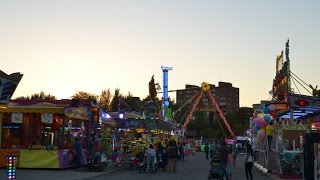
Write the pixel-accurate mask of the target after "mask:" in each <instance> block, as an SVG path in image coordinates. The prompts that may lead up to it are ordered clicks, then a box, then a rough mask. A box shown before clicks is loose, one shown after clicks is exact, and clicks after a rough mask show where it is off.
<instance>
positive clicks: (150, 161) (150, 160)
mask: <svg viewBox="0 0 320 180" xmlns="http://www.w3.org/2000/svg"><path fill="white" fill-rule="evenodd" d="M146 154H147V172H154V171H155V164H154V161H155V158H156V151H155V150H154V149H153V145H152V144H150V146H149V148H148V149H147V152H146ZM150 166H152V167H150ZM151 168H152V169H151Z"/></svg>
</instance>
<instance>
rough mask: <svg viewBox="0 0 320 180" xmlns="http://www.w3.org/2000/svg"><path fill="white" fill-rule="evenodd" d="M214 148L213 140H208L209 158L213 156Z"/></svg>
mask: <svg viewBox="0 0 320 180" xmlns="http://www.w3.org/2000/svg"><path fill="white" fill-rule="evenodd" d="M214 148H215V144H213V142H210V145H209V151H210V158H212V157H213V153H214Z"/></svg>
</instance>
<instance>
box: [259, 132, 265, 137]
mask: <svg viewBox="0 0 320 180" xmlns="http://www.w3.org/2000/svg"><path fill="white" fill-rule="evenodd" d="M259 135H260V138H261V139H264V138H265V137H266V133H265V132H263V131H262V132H261V133H260V134H259Z"/></svg>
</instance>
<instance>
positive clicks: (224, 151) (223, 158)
mask: <svg viewBox="0 0 320 180" xmlns="http://www.w3.org/2000/svg"><path fill="white" fill-rule="evenodd" d="M219 153H220V166H221V171H222V173H221V177H220V179H223V178H224V177H226V179H227V180H229V175H228V172H227V165H228V154H229V148H228V147H227V143H226V142H225V141H223V142H222V144H221V148H220V149H219Z"/></svg>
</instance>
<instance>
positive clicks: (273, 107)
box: [268, 104, 276, 111]
mask: <svg viewBox="0 0 320 180" xmlns="http://www.w3.org/2000/svg"><path fill="white" fill-rule="evenodd" d="M268 108H269V110H270V111H274V110H276V106H275V105H274V104H270V105H269V107H268Z"/></svg>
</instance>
